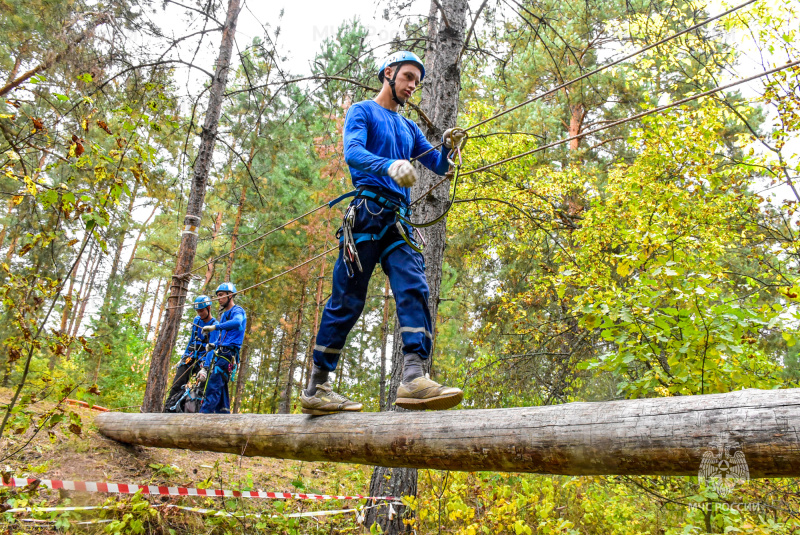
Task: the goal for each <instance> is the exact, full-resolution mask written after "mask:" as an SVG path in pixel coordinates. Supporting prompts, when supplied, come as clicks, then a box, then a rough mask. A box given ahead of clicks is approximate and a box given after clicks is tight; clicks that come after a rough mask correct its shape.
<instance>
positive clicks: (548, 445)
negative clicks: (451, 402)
mask: <svg viewBox="0 0 800 535" xmlns="http://www.w3.org/2000/svg"><path fill="white" fill-rule="evenodd" d="M95 422H96V424H97V426H98V428H99V429H100V432H101V433H103V434H104V435H106V436H107V437H109V438H112V439H115V440H118V441H120V442H125V443H129V444H140V445H144V446H156V447H162V448H182V449H190V450H206V451H216V452H226V453H235V454H240V455H246V456H264V457H277V458H281V459H296V460H301V461H333V462H345V463H358V464H372V465H382V466H390V467H413V468H433V469H439V470H462V471H482V470H487V471H505V472H537V473H545V474H565V475H611V474H617V475H674V476H692V475H697V474H698V470H699V468H700V462H701V459H702V458H703V454H704V453H705V452H706V451H710V450H712V445H713V444H714V443H715V441H718V440H723V441H726V442H727V443H728V445H729V446H731V445H733V446H734V447H735V444H736V443H738V445H739V446H738V448H740V449H741V450H742V452H743V453H744V456H745V459H746V462H747V465H748V468H749V472H750V477H751V478H754V477H798V476H800V435H798V429H800V389H790V390H741V391H738V392H732V393H729V394H714V395H705V396H685V397H670V398H656V399H640V400H629V401H609V402H598V403H568V404H565V405H556V406H548V407H525V408H515V409H494V410H451V411H443V412H382V413H353V414H335V415H330V416H319V417H313V416H305V415H267V414H238V415H198V414H147V413H144V414H125V413H115V412H108V413H103V414H100V415H98V416H97V417H96V419H95ZM715 451H716V450H715Z"/></svg>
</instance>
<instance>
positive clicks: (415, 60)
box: [378, 50, 425, 85]
mask: <svg viewBox="0 0 800 535" xmlns="http://www.w3.org/2000/svg"><path fill="white" fill-rule="evenodd" d="M405 63H411V64H413V65H416V66H417V67H419V71H420V74H419V81H420V82H421V81H422V80H424V79H425V65H423V64H422V60H421V59H419V56H417V55H416V54H414V53H413V52H410V51H408V50H399V51H397V52H395V53H394V54H389V55H388V56H386V59H384V60H383V63H381V67H380V69H379V70H378V80H380V81H381V83H383V78H384V73H385V71H386V67H393V66H395V65H403V64H405ZM393 78H397V71H395V73H394V76H393ZM393 82H394V80H392V81H391V82H390V84H391V85H394V84H393Z"/></svg>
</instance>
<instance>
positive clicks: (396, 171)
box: [389, 160, 417, 188]
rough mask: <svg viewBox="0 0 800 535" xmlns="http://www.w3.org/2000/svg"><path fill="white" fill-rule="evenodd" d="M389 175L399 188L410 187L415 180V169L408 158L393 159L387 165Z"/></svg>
mask: <svg viewBox="0 0 800 535" xmlns="http://www.w3.org/2000/svg"><path fill="white" fill-rule="evenodd" d="M389 176H390V177H392V180H394V181H395V182H397V185H398V186H400V187H401V188H410V187H411V186H413V185H414V184H415V183H416V182H417V170H416V169H414V166H413V165H411V162H409V161H408V160H395V161H394V163H392V165H390V166H389Z"/></svg>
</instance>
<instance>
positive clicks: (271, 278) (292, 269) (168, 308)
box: [165, 245, 339, 310]
mask: <svg viewBox="0 0 800 535" xmlns="http://www.w3.org/2000/svg"><path fill="white" fill-rule="evenodd" d="M338 248H339V245H336V246H335V247H331V248H330V249H328V250H327V251H325V252H322V253H320V254H318V255H317V256H314V257H312V258H309V259H308V260H306V261H305V262H302V263H300V264H297V265H296V266H294V267H290V268H289V269H287V270H286V271H282V272H281V273H278V274H277V275H274V276H272V277H270V278H268V279H267V280H263V281H261V282H257V283H255V284H253V285H252V286H248V287H247V288H243V289H241V290H239V291H238V292H236V295H239V294H240V293H244V292H246V291H248V290H252V289H253V288H258V287H259V286H262V285H264V284H267V283H268V282H272V281H274V280H275V279H277V278H280V277H283V276H284V275H286V274H287V273H291V272H292V271H294V270H296V269H299V268H301V267H303V266H305V265H306V264H310V263H311V262H313V261H314V260H317V259H319V258H322V257H323V256H325V255H327V254H329V253H332V252H333V251H335V250H337V249H338ZM223 297H224V296H223ZM220 299H221V298H220V297H212V298H209V301H219V300H220ZM186 306H189V303H184V304H182V305H175V306H171V307H166V309H165V310H171V309H174V308H184V307H186Z"/></svg>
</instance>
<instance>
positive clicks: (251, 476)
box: [0, 391, 371, 533]
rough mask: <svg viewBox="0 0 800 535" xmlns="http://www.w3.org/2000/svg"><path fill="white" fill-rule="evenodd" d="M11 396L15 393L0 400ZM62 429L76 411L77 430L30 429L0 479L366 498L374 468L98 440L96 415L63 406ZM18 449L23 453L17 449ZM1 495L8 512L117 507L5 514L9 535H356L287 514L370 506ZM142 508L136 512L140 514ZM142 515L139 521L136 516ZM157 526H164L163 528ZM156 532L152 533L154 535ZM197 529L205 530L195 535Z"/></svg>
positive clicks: (340, 522)
mask: <svg viewBox="0 0 800 535" xmlns="http://www.w3.org/2000/svg"><path fill="white" fill-rule="evenodd" d="M2 397H6V398H7V397H8V392H7V391H6V392H0V401H5V400H2ZM53 405H54V404H48V403H46V402H40V403H37V404H34V405H33V406H31V407H30V409H31V410H34V411H37V412H39V411H41V413H44V412H46V411H48V410H51V409H52V408H53ZM64 409H65V410H66V414H67V417H66V418H65V422H68V421H70V420H71V421H73V422H74V421H76V420H75V417H72V418H70V416H69V414H70V413H73V414H75V415H76V416H77V417H78V418H79V419H80V432H79V433H78V432H77V431H78V429H77V428H73V430H70V427H69V425H59V426H56V427H54V428H53V429H42V430H39V431H38V432H37V431H36V429H34V428H33V427H31V428H30V429H28V430H27V431H26V432H24V433H21V434H19V435H15V436H14V437H13V438H11V439H8V440H7V441H6V443H5V444H3V445H2V454H1V455H0V458H2V457H6V458H5V459H4V460H3V461H2V465H0V466H2V468H3V473H4V474H5V475H13V476H14V477H28V478H41V479H60V480H75V481H96V482H112V483H133V484H139V485H168V486H180V487H200V488H225V489H232V490H263V491H275V492H292V493H315V494H332V495H349V494H367V493H368V489H369V478H370V474H371V469H370V468H369V467H363V466H353V465H342V464H335V463H305V462H299V461H290V460H279V459H265V458H253V457H241V456H236V455H230V454H221V453H209V452H192V451H185V450H170V449H159V448H148V447H142V446H128V445H125V444H120V443H118V442H115V441H113V440H110V439H108V438H106V437H104V436H103V435H101V434H100V433H99V432H98V431H97V428H96V427H95V425H94V417H95V416H96V415H97V414H99V413H98V412H96V411H94V410H91V409H87V408H83V407H79V406H65V407H64ZM17 450H19V451H17ZM1 490H2V491H3V492H5V493H6V495H5V496H2V495H0V497H2V498H4V499H0V503H2V502H3V501H6V502H8V501H9V500H8V499H9V498H11V500H10V501H11V503H10V505H13V506H15V507H25V506H29V505H32V504H35V505H36V506H38V507H52V506H61V507H66V506H86V505H101V504H104V503H113V504H116V505H120V507H121V509H120V510H118V511H117V510H111V511H98V510H90V511H86V512H69V513H36V512H33V513H17V514H12V513H5V515H4V516H0V526H2V527H3V528H4V529H6V530H9V531H8V533H26V532H34V533H50V532H53V530H54V529H55V527H54V526H55V524H53V523H51V524H37V525H35V526H32V525H30V523H23V522H21V519H23V518H36V519H48V520H61V522H60V523H59V526H60V527H66V524H65V523H64V521H69V522H70V527H69V529H70V530H71V532H75V533H96V532H102V531H103V530H104V529H105V530H106V532H114V531H115V530H108V528H109V523H103V524H91V525H80V524H78V523H77V522H79V521H86V520H93V519H98V518H106V519H110V518H117V519H122V518H124V517H125V515H131V518H129V520H137V519H138V520H140V521H141V529H142V530H143V531H142V532H144V533H158V532H159V529H160V532H162V533H199V532H202V533H212V532H214V533H216V532H219V533H225V532H232V533H239V532H243V530H244V531H247V530H249V529H252V530H256V531H261V530H265V531H264V532H268V533H276V532H280V531H288V532H299V533H318V532H319V533H358V532H361V531H362V530H363V528H361V527H359V526H358V524H357V523H356V515H354V514H343V515H335V516H321V517H318V518H314V517H305V518H291V517H288V516H287V515H289V514H292V513H297V512H305V511H326V510H339V509H350V508H354V507H356V508H357V507H360V506H361V505H363V504H364V502H363V501H355V500H352V501H339V500H327V501H311V500H285V501H283V500H268V499H258V498H256V499H252V498H242V499H223V498H204V497H166V496H146V495H145V496H142V497H134V498H132V497H131V496H124V495H112V494H104V493H91V492H76V491H52V490H42V489H37V491H35V492H22V493H19V494H16V497H12V494H11V493H13V492H19V491H18V490H12V489H8V488H6V489H1ZM143 502H147V503H150V504H160V506H161V507H159V508H155V513H156V516H153V515H152V512H153V510H152V509H151V508H144V507H142V504H143ZM137 504H138V506H139V508H138V509H137V510H136V511H133V509H134V508H135V506H136V505H137ZM164 504H174V505H182V506H188V507H201V508H207V509H214V510H224V511H237V512H243V513H244V512H246V513H248V514H249V513H260V514H262V515H263V514H267V515H277V517H276V518H273V519H257V518H247V519H242V520H239V519H232V518H223V517H211V516H210V515H199V514H197V513H192V512H188V511H178V510H175V509H164V508H163V505H164ZM134 513H135V514H134ZM159 524H160V528H159ZM137 526H138V524H135V523H133V525H132V523H131V522H127V524H126V525H124V526H119V528H120V529H119V532H121V533H133V532H136V531H137ZM154 530H155V531H154ZM198 530H199V531H198Z"/></svg>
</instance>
